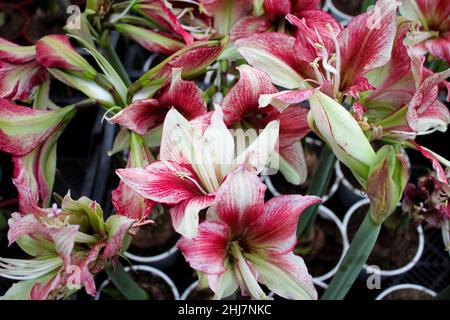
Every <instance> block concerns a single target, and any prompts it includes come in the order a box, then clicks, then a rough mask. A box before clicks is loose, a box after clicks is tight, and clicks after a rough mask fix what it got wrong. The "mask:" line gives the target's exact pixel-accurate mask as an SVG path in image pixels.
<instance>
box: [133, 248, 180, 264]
mask: <svg viewBox="0 0 450 320" xmlns="http://www.w3.org/2000/svg"><path fill="white" fill-rule="evenodd" d="M179 254H180V252H179V251H178V248H177V246H176V244H175V245H174V246H173V247H172V248H170V249H169V250H167V251H165V252H163V253H160V254H158V255H156V256H146V257H144V256H138V255H135V254H132V253H131V252H128V251H126V252H125V256H126V257H127V258H128V259H130V260H132V261H134V262H137V263H140V264H147V265H149V266H153V267H155V268H159V269H166V268H169V267H171V266H172V265H174V264H175V262H176V261H177V259H178V256H179Z"/></svg>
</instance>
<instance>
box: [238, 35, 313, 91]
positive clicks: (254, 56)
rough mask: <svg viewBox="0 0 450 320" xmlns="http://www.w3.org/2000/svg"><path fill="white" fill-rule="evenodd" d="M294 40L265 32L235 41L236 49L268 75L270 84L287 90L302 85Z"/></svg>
mask: <svg viewBox="0 0 450 320" xmlns="http://www.w3.org/2000/svg"><path fill="white" fill-rule="evenodd" d="M294 43H295V38H294V37H291V36H288V35H286V34H284V33H278V32H267V33H263V34H256V35H254V36H252V37H250V38H245V39H241V40H238V41H236V44H235V45H236V48H237V49H238V50H239V52H240V53H241V54H242V55H243V56H244V58H245V59H246V60H247V62H248V63H249V64H250V65H252V66H253V67H255V68H257V69H259V70H262V71H264V72H266V73H267V74H269V76H270V77H271V79H272V82H273V83H274V84H276V85H279V86H281V87H284V88H287V89H297V88H301V87H302V86H303V85H304V79H303V78H302V76H301V75H300V74H298V72H297V60H296V59H297V58H296V55H295V51H294Z"/></svg>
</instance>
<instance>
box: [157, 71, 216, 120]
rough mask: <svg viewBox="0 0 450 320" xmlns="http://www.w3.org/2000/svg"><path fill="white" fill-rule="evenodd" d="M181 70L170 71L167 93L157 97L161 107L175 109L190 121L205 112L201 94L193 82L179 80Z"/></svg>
mask: <svg viewBox="0 0 450 320" xmlns="http://www.w3.org/2000/svg"><path fill="white" fill-rule="evenodd" d="M181 73H182V69H176V68H175V69H172V80H171V82H170V86H169V88H168V89H167V91H164V92H163V94H162V95H161V96H160V97H158V101H159V103H160V104H161V105H163V106H166V107H168V108H170V107H173V108H175V109H177V110H178V111H179V112H180V113H181V114H183V116H184V117H185V118H186V119H188V120H192V119H194V118H196V117H199V116H201V115H203V114H205V113H206V112H207V109H206V104H205V101H204V99H203V92H202V90H200V88H199V87H197V85H196V84H195V82H194V81H184V80H183V79H182V78H181Z"/></svg>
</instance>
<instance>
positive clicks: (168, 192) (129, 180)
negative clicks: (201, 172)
mask: <svg viewBox="0 0 450 320" xmlns="http://www.w3.org/2000/svg"><path fill="white" fill-rule="evenodd" d="M116 173H117V175H118V176H119V177H120V179H121V180H122V181H123V182H124V183H125V184H126V185H128V186H129V187H130V188H131V189H133V190H134V191H135V192H137V193H138V194H140V195H141V196H143V197H144V198H146V199H151V200H153V201H155V202H159V203H164V204H178V203H180V202H181V201H183V200H186V199H190V198H193V197H196V196H199V195H202V193H201V190H200V189H199V186H198V183H197V182H196V181H198V178H197V176H196V175H195V173H194V172H193V170H192V167H190V166H188V165H185V164H178V163H175V162H171V161H156V162H153V163H151V164H150V165H148V166H147V167H145V168H144V169H141V168H128V169H118V170H116Z"/></svg>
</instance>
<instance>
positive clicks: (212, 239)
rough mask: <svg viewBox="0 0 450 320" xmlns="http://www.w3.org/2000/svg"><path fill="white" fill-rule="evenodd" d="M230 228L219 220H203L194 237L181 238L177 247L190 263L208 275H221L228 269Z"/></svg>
mask: <svg viewBox="0 0 450 320" xmlns="http://www.w3.org/2000/svg"><path fill="white" fill-rule="evenodd" d="M229 241H230V229H229V228H228V227H227V226H226V225H224V224H223V223H219V222H211V221H205V222H202V223H201V224H200V226H199V229H198V234H197V236H196V237H195V238H194V239H187V238H181V239H180V241H178V244H177V247H178V248H179V249H180V250H181V252H182V253H183V255H184V257H185V259H186V261H187V262H188V263H189V265H190V266H191V267H192V268H193V269H196V270H198V271H201V272H204V273H206V274H208V275H220V274H222V273H224V272H225V271H226V269H225V265H224V264H225V259H226V257H227V255H228V245H229Z"/></svg>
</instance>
